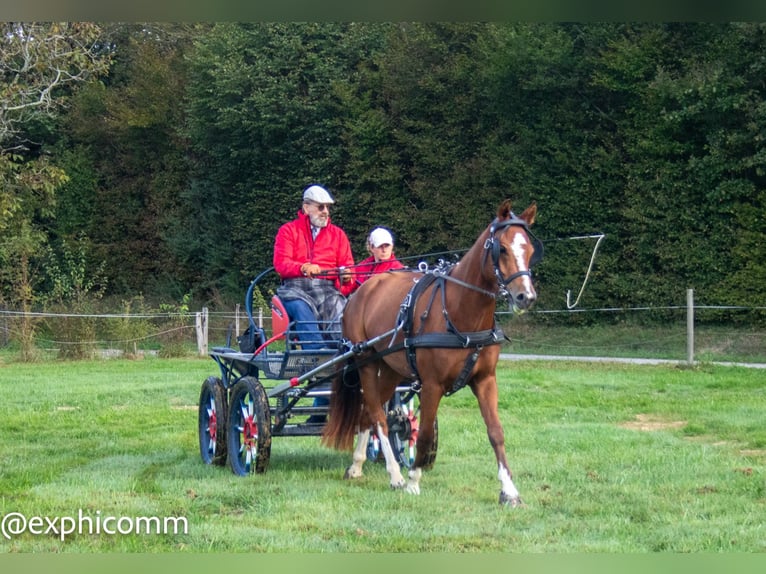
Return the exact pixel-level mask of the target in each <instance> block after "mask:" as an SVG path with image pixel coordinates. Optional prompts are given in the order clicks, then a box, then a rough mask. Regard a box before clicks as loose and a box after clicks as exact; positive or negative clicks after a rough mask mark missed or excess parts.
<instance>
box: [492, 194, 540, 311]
mask: <svg viewBox="0 0 766 574" xmlns="http://www.w3.org/2000/svg"><path fill="white" fill-rule="evenodd" d="M536 215H537V204H536V203H532V204H531V205H530V206H529V207H527V209H525V210H524V212H523V213H522V214H521V215H518V216H517V215H515V214H514V213H513V211H511V202H510V201H509V200H505V201H503V203H501V204H500V207H498V209H497V218H496V219H495V220H494V221H493V222H492V224H491V225H490V228H489V237H488V238H487V241H486V243H485V244H484V249H485V253H489V255H490V256H491V259H492V267H493V269H492V273H494V276H495V279H496V280H497V283H498V286H499V289H500V293H499V295H500V294H502V295H505V296H506V298H507V299H508V303H509V304H510V305H511V308H512V309H513V310H514V311H515V312H517V313H523V312H524V311H526V310H527V309H529V308H530V307H531V306H532V304H533V303H534V302H535V299H537V293H536V292H535V288H534V287H533V286H532V271H531V268H532V266H533V265H534V264H535V263H537V262H538V261H539V260H540V259H541V258H542V255H543V244H542V242H541V241H540V240H538V239H537V238H536V237H535V236H534V235H533V234H532V232H531V231H530V230H529V228H530V226H531V225H532V224H533V223H534V221H535V216H536Z"/></svg>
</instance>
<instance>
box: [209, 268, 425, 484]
mask: <svg viewBox="0 0 766 574" xmlns="http://www.w3.org/2000/svg"><path fill="white" fill-rule="evenodd" d="M272 275H275V273H274V268H273V267H271V268H269V269H266V270H265V271H263V272H262V273H260V274H259V275H257V276H256V277H255V279H253V280H252V282H251V283H250V286H249V287H248V289H247V293H246V295H245V311H246V315H247V323H248V326H247V328H246V329H245V331H244V332H243V333H242V334H241V335H239V336H234V334H233V333H232V329H231V328H230V329H229V331H228V333H227V337H226V343H225V345H223V346H217V347H213V348H212V349H211V350H210V353H209V354H210V357H211V358H212V359H213V360H214V361H215V362H216V364H217V365H218V368H219V374H218V375H217V376H216V375H213V376H210V377H208V378H207V379H206V380H205V381H204V383H203V384H202V389H201V391H200V397H199V446H200V456H201V458H202V461H203V462H204V463H205V464H214V465H220V466H224V465H228V466H229V467H230V468H231V470H232V471H233V472H234V473H235V474H237V475H240V476H244V475H248V474H251V473H263V472H265V471H266V469H267V467H268V465H269V459H270V456H271V439H272V437H290V436H292V437H295V436H320V435H321V434H322V430H323V429H324V425H325V423H324V420H325V419H326V416H327V411H328V406H327V405H326V404H321V405H319V406H316V405H315V404H314V403H315V399H317V398H318V397H319V398H329V395H330V393H331V388H330V387H331V379H332V377H333V376H334V374H335V372H336V369H337V368H338V367H339V366H340V365H342V363H343V361H344V360H345V359H346V358H347V357H348V356H349V351H346V352H345V353H344V352H343V348H342V347H343V343H342V340H341V333H340V330H339V326H338V325H332V324H322V322H320V326H321V328H322V331H323V333H324V336H325V338H326V340H325V343H324V347H325V348H322V349H303V345H302V335H303V333H304V331H303V328H302V325H301V324H300V322H299V321H290V320H289V318H288V316H287V312H286V311H285V308H284V306H283V304H282V302H281V300H280V299H279V297H278V296H276V295H274V296H272V297H271V300H270V302H269V307H270V309H269V310H270V312H271V328H270V331H269V332H267V330H266V329H265V328H264V327H263V325H262V321H257V320H256V316H255V313H254V309H253V299H254V293H255V290H256V289H257V288H259V286H261V285H262V284H263V283H265V282H267V280H268V279H270V278H271V276H272ZM234 345H236V347H235V346H234ZM351 354H353V351H352V352H351ZM419 390H420V389H419V384H418V382H417V381H412V382H407V381H403V382H402V384H400V385H399V386H397V388H396V391H395V393H394V395H393V397H392V398H391V399H390V400H389V401H388V403H387V405H386V412H387V423H388V439H389V442H390V443H391V445H392V447H393V449H394V452H395V456H396V458H397V461H398V462H399V464H400V465H401V466H402V467H404V468H409V467H410V466H411V465H412V462H413V461H414V455H415V441H416V439H417V431H418V405H419V396H418V395H419ZM366 454H367V457H368V458H369V459H370V460H374V461H377V460H379V459H381V451H380V440H379V438H378V436H377V434H375V433H372V434H371V436H370V438H369V441H368V445H367V453H366Z"/></svg>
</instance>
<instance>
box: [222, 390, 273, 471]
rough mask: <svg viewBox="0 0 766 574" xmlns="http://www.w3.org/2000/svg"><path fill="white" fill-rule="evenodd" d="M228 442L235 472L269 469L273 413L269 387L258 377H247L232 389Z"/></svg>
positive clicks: (230, 462)
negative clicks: (267, 394) (270, 406)
mask: <svg viewBox="0 0 766 574" xmlns="http://www.w3.org/2000/svg"><path fill="white" fill-rule="evenodd" d="M227 444H228V452H229V466H230V467H231V470H232V472H234V474H238V475H240V476H245V475H247V474H251V473H254V472H257V473H261V472H266V468H267V467H268V466H269V457H270V456H271V413H270V412H269V400H268V397H267V396H266V391H265V390H264V388H263V385H261V383H260V381H258V379H256V378H254V377H244V378H243V379H242V380H240V381H239V382H238V383H237V384H236V385H234V388H233V389H232V391H231V399H230V402H229V420H228V434H227Z"/></svg>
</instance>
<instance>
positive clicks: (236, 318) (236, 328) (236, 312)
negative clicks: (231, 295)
mask: <svg viewBox="0 0 766 574" xmlns="http://www.w3.org/2000/svg"><path fill="white" fill-rule="evenodd" d="M234 337H235V338H237V339H239V303H237V306H236V307H235V308H234Z"/></svg>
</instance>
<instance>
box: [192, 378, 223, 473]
mask: <svg viewBox="0 0 766 574" xmlns="http://www.w3.org/2000/svg"><path fill="white" fill-rule="evenodd" d="M228 414H229V408H228V405H227V401H226V389H224V387H223V383H222V382H221V379H219V378H218V377H208V378H207V379H206V380H205V382H204V383H202V390H201V391H200V393H199V417H198V420H199V453H200V456H201V457H202V462H204V463H205V464H215V465H218V466H223V465H224V464H226V417H227V416H228Z"/></svg>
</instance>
